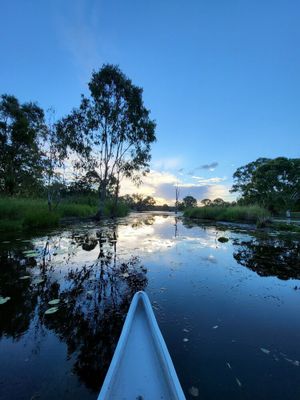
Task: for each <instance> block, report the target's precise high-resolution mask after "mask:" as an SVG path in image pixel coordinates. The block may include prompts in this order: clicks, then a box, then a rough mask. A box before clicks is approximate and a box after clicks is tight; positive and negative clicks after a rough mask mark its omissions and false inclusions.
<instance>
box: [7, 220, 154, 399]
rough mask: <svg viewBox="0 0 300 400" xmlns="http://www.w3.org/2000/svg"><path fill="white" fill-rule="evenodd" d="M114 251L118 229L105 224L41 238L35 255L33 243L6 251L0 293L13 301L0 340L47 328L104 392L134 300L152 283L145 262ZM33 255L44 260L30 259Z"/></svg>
mask: <svg viewBox="0 0 300 400" xmlns="http://www.w3.org/2000/svg"><path fill="white" fill-rule="evenodd" d="M116 246H117V234H116V231H115V230H114V229H112V230H108V229H107V227H106V229H105V232H102V231H99V230H98V231H96V232H92V233H89V232H84V233H82V234H78V233H73V234H71V235H70V236H69V237H49V238H46V239H45V240H38V241H37V242H36V246H35V249H34V250H33V249H32V246H31V245H28V246H23V247H20V248H19V249H15V250H10V251H7V252H2V253H1V257H0V262H1V274H0V288H1V294H5V295H7V296H9V297H11V300H10V301H9V302H8V303H7V304H6V306H5V307H2V309H1V319H0V338H1V337H3V336H5V337H7V338H8V337H12V338H13V339H15V340H17V341H18V340H19V339H21V337H22V335H23V334H24V333H25V332H26V331H27V330H28V329H29V328H31V329H32V330H34V331H35V332H38V335H39V336H41V335H42V334H43V330H44V329H47V330H48V331H51V332H53V333H55V335H57V336H58V337H59V338H60V340H61V341H62V342H64V343H65V344H66V345H67V349H68V356H69V357H74V363H73V372H74V373H76V374H77V375H78V377H79V378H80V380H81V381H82V382H84V383H85V385H86V386H87V387H89V388H91V389H92V390H95V391H96V390H98V389H99V386H100V385H101V382H102V379H104V375H105V373H106V370H107V368H108V366H109V363H110V360H111V357H112V354H113V351H114V347H115V345H116V342H117V340H118V337H119V334H120V330H121V327H122V325H123V320H124V316H125V315H126V313H127V310H128V307H129V304H130V301H131V298H132V296H133V295H134V293H135V292H136V291H138V290H143V289H145V287H146V286H147V276H146V275H147V269H146V268H144V267H143V265H142V264H141V262H140V260H139V258H137V257H131V258H130V259H129V260H127V261H124V262H121V261H120V260H119V259H117V254H116ZM30 247H31V249H30ZM95 250H96V253H97V257H94V262H92V263H81V262H80V261H79V262H75V259H76V258H77V257H78V254H79V253H81V258H82V253H83V252H91V251H95ZM30 251H35V252H36V253H37V255H38V256H37V257H28V256H25V255H24V253H25V254H30ZM62 260H63V264H62V263H61V261H62ZM22 278H25V279H22ZM53 299H59V300H60V302H59V307H58V311H57V312H56V313H55V314H52V315H45V311H46V310H47V309H48V308H49V307H50V305H49V302H50V301H51V300H53Z"/></svg>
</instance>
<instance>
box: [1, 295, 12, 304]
mask: <svg viewBox="0 0 300 400" xmlns="http://www.w3.org/2000/svg"><path fill="white" fill-rule="evenodd" d="M9 300H10V297H2V296H0V304H5V303H7V302H8V301H9Z"/></svg>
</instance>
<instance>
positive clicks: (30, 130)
mask: <svg viewBox="0 0 300 400" xmlns="http://www.w3.org/2000/svg"><path fill="white" fill-rule="evenodd" d="M44 131H45V124H44V112H43V110H42V109H41V108H40V107H39V106H38V105H36V104H35V103H23V104H20V103H19V101H18V100H17V99H16V97H14V96H9V95H6V94H5V95H2V96H1V97H0V190H1V191H2V192H4V193H6V194H8V195H16V194H20V193H22V194H25V195H28V194H32V192H34V191H37V190H38V189H39V188H41V187H42V184H43V177H42V170H43V165H42V159H41V152H40V149H39V145H38V142H39V138H40V137H41V135H42V134H43V133H44Z"/></svg>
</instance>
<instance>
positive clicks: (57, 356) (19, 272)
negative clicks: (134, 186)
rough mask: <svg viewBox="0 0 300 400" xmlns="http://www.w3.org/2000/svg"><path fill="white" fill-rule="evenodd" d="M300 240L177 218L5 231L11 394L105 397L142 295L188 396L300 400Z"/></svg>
mask: <svg viewBox="0 0 300 400" xmlns="http://www.w3.org/2000/svg"><path fill="white" fill-rule="evenodd" d="M220 238H223V239H221V241H222V242H220V241H219V240H218V239H220ZM224 238H226V239H228V241H226V239H224ZM299 239H300V236H299V235H295V234H286V235H284V236H282V235H280V234H279V233H276V232H272V233H269V234H268V233H257V232H256V231H255V229H254V228H253V229H251V228H250V229H249V227H244V226H239V227H232V226H231V227H230V226H227V225H217V226H216V225H212V224H204V223H202V224H195V223H191V222H188V221H184V220H182V219H178V218H175V216H174V214H168V213H166V214H164V213H158V214H153V213H142V214H131V215H130V216H128V217H126V218H122V219H119V220H117V221H114V222H111V221H107V222H105V223H102V225H96V224H94V223H88V224H84V223H81V224H77V225H74V226H68V227H66V228H61V229H60V230H57V231H52V232H47V233H35V234H34V235H31V236H25V235H24V234H20V235H18V237H16V238H5V237H1V238H0V263H1V264H0V296H2V302H3V304H0V399H9V400H11V399H13V400H15V399H16V400H19V399H26V400H29V399H32V400H33V399H53V398H61V399H72V400H74V399H87V400H89V399H96V398H97V394H98V392H99V390H100V387H101V384H102V382H103V379H104V377H105V374H106V371H107V368H108V366H109V363H110V360H111V357H112V354H113V351H114V348H115V346H116V343H117V341H118V338H119V334H120V330H121V328H122V324H123V321H124V318H125V316H126V312H127V310H128V307H129V304H130V300H131V298H132V296H133V294H134V293H135V292H136V291H137V290H145V291H146V292H147V293H148V295H149V297H150V300H151V303H152V305H153V308H154V312H155V315H156V317H157V320H158V323H159V326H160V328H161V331H162V333H163V336H164V338H165V341H166V343H167V346H168V349H169V351H170V354H171V357H172V359H173V362H174V365H175V368H176V370H177V373H178V376H179V379H180V381H181V383H182V386H183V389H184V391H185V394H186V397H187V398H191V399H193V398H197V397H198V398H201V399H214V400H215V399H223V400H224V399H257V400H258V399H268V398H270V399H271V398H272V399H273V400H274V399H283V398H284V399H285V400H288V399H299V398H300V346H299V343H300V318H299V315H300V256H299V248H300V245H299V243H300V241H299ZM7 297H10V299H6V298H7ZM3 299H4V300H3ZM5 299H6V300H5ZM49 302H50V304H49Z"/></svg>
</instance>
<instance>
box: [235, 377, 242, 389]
mask: <svg viewBox="0 0 300 400" xmlns="http://www.w3.org/2000/svg"><path fill="white" fill-rule="evenodd" d="M235 380H236V383H237V384H238V385H239V387H242V383H241V381H240V380H239V379H238V378H235Z"/></svg>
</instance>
